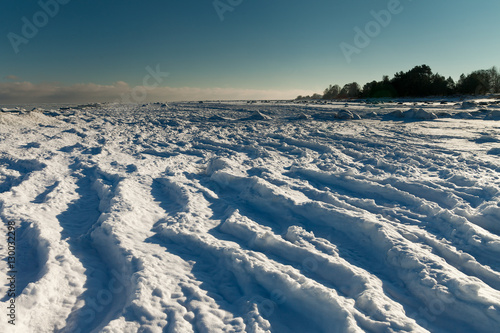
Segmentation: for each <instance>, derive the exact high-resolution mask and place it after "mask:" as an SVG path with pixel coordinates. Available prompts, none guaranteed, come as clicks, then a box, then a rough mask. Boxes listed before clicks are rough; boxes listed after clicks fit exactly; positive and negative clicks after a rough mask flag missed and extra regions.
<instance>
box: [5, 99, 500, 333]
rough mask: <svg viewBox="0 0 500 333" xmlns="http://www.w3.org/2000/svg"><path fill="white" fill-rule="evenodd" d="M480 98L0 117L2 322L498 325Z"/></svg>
mask: <svg viewBox="0 0 500 333" xmlns="http://www.w3.org/2000/svg"><path fill="white" fill-rule="evenodd" d="M476 108H478V105H477V104H472V103H471V104H462V105H458V106H457V105H453V104H450V105H442V104H438V103H435V104H422V105H417V106H413V105H412V106H411V109H410V110H408V109H409V107H408V106H404V105H403V106H401V105H398V104H395V103H393V104H390V103H387V104H385V105H383V106H367V105H361V104H355V103H351V104H350V105H349V107H348V110H347V111H349V112H340V111H342V107H340V105H321V106H315V105H309V106H302V105H294V104H283V103H282V104H279V103H278V104H275V105H270V104H266V103H264V104H259V103H256V104H252V105H247V104H246V103H204V104H194V103H178V104H172V105H171V106H170V107H169V109H168V110H165V109H162V110H157V109H156V108H155V106H154V105H146V106H142V107H141V106H113V105H108V106H103V107H88V108H82V109H64V110H56V109H52V110H45V111H43V107H40V109H39V110H36V111H33V112H19V114H17V113H16V112H12V111H9V112H8V113H0V216H1V217H2V220H3V221H4V222H7V221H15V222H16V225H17V227H18V229H17V247H18V251H20V252H18V253H19V254H18V257H17V267H18V270H19V273H18V274H17V286H16V288H17V295H18V296H17V299H16V306H17V308H16V313H17V315H18V319H17V320H18V323H17V324H18V325H16V327H15V328H13V327H11V326H8V324H7V322H6V320H3V321H0V328H1V330H2V331H6V332H11V331H12V332H425V331H432V332H471V331H474V332H492V331H495V329H496V328H498V327H500V260H499V259H498V258H500V256H499V254H500V253H499V252H500V233H499V232H500V227H499V225H500V224H499V222H498V221H499V217H500V197H499V190H500V187H499V184H500V172H499V171H500V164H499V162H498V160H497V159H496V156H495V155H494V154H492V153H491V152H492V151H493V152H494V151H495V149H498V142H500V137H499V134H498V133H499V129H500V125H498V123H497V122H496V121H494V120H485V119H494V118H495V112H498V111H496V110H495V105H490V106H486V111H479V110H477V111H475V109H476ZM339 110H340V111H339ZM463 110H467V111H470V113H471V117H472V119H460V118H456V117H454V116H453V115H458V114H459V113H460V112H463ZM395 111H399V112H397V114H396V113H394V112H395ZM370 112H374V113H376V115H374V114H371V116H368V115H369V114H370ZM474 112H476V113H474ZM444 113H447V114H449V115H451V117H448V118H443V117H442V115H443V114H444ZM350 115H352V117H351V116H350ZM354 115H358V116H359V118H361V119H358V117H355V116H354ZM398 115H399V116H398ZM401 115H402V116H401ZM459 117H462V116H459ZM422 120H424V121H422ZM1 229H2V233H6V232H4V231H5V230H6V229H5V223H4V224H3V225H2V226H1ZM5 252H6V249H5V242H4V243H1V242H0V253H5ZM5 268H6V262H5V261H1V262H0V279H3V280H4V281H6V269H5ZM6 291H7V288H6V286H3V285H2V286H0V295H2V296H1V297H3V298H2V299H0V302H1V303H2V305H1V306H2V307H3V306H4V305H5V304H7V302H8V301H9V300H8V298H7V297H4V295H6Z"/></svg>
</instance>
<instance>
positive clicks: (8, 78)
mask: <svg viewBox="0 0 500 333" xmlns="http://www.w3.org/2000/svg"><path fill="white" fill-rule="evenodd" d="M5 78H6V79H7V80H12V81H20V80H21V78H20V77H19V76H15V75H7V76H6V77H5Z"/></svg>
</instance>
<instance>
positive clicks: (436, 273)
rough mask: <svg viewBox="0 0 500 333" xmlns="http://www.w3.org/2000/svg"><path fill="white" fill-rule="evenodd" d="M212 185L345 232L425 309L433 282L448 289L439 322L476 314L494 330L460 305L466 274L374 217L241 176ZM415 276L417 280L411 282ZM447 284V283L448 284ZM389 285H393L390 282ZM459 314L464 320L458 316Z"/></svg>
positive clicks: (219, 176) (277, 212)
mask: <svg viewBox="0 0 500 333" xmlns="http://www.w3.org/2000/svg"><path fill="white" fill-rule="evenodd" d="M212 180H214V181H215V182H217V183H218V184H219V185H220V186H222V187H223V188H224V187H227V188H230V189H231V188H232V189H233V190H236V191H243V192H242V193H243V198H244V199H246V200H248V201H247V202H248V203H249V204H251V205H254V207H257V206H260V209H266V210H267V212H268V213H270V214H271V215H272V216H275V217H276V218H280V216H283V213H284V211H285V212H286V211H289V212H290V213H292V214H295V215H298V216H302V217H305V218H308V219H309V222H311V223H312V224H313V225H314V224H315V225H324V226H332V227H334V228H336V229H338V230H340V231H343V232H345V233H346V235H347V236H348V237H349V238H351V240H353V241H355V242H357V243H358V244H359V245H360V246H361V247H362V248H363V247H365V251H366V252H365V254H366V255H369V253H370V252H373V253H376V254H377V257H376V258H375V259H376V260H377V261H379V262H380V261H381V262H384V264H385V265H386V266H387V269H388V270H389V271H394V270H395V271H396V272H397V275H398V278H400V279H402V281H403V282H404V283H405V284H406V285H407V288H408V289H409V290H410V291H411V293H412V294H413V297H415V298H416V299H419V300H420V301H421V302H422V303H421V304H422V305H423V306H424V307H427V306H429V305H430V302H432V301H433V300H435V298H436V295H435V291H433V288H431V286H432V285H434V284H435V283H437V281H439V283H443V284H445V285H447V286H448V288H450V289H451V290H452V291H453V292H452V293H448V294H447V295H448V296H450V297H452V298H453V301H452V302H451V303H453V307H454V309H453V310H451V309H449V308H446V309H445V311H444V312H443V316H442V317H441V318H440V321H441V322H443V321H447V322H448V323H449V324H450V323H453V322H456V321H457V320H461V319H462V318H463V315H465V313H468V314H469V315H472V314H471V313H470V312H469V311H474V316H479V317H482V319H481V321H480V322H478V323H477V324H476V325H477V327H488V325H494V324H493V323H494V322H495V321H498V322H500V314H496V313H492V315H493V316H492V317H491V318H489V315H490V314H488V316H484V315H483V314H481V313H479V312H477V311H475V310H473V309H474V308H473V307H470V306H469V305H468V303H467V302H463V301H461V300H460V299H461V298H462V297H463V296H457V295H462V293H463V292H465V290H464V289H462V288H464V287H463V286H461V285H467V283H466V282H462V283H459V284H458V286H457V285H456V284H455V283H456V282H457V280H456V276H457V275H461V278H462V279H466V280H469V279H468V277H466V275H465V274H463V273H462V272H460V271H459V270H456V269H455V268H454V267H450V266H449V265H443V264H442V262H441V261H442V259H440V258H439V257H437V256H436V255H434V254H432V253H431V252H430V251H428V249H426V248H425V247H422V246H420V245H418V244H416V243H413V242H411V241H408V240H407V239H405V238H404V237H402V236H401V235H399V236H398V235H396V234H395V233H394V231H395V230H391V228H390V227H389V225H387V226H384V225H383V224H381V223H380V222H378V221H376V219H374V216H372V217H370V216H369V215H368V216H364V215H365V214H351V213H348V211H346V210H343V209H338V208H334V207H328V206H323V205H318V204H317V203H315V202H301V200H299V201H297V199H295V198H293V195H292V194H287V193H286V191H285V192H282V191H280V190H278V189H274V188H271V187H268V186H267V185H265V183H264V182H261V181H260V180H259V181H256V180H252V179H246V180H245V178H242V177H241V176H234V175H231V174H228V173H225V172H224V171H217V172H215V173H214V174H213V175H212ZM296 195H298V194H296ZM290 213H289V214H290ZM353 223H355V224H357V225H359V227H358V228H356V229H357V231H356V233H355V234H353V232H354V229H353V228H352V226H350V224H353ZM363 242H366V244H367V245H368V247H366V245H364V246H363V245H362V244H363ZM385 253H387V256H385V255H384V254H385ZM424 267H435V268H433V269H430V270H429V271H428V272H425V273H424V272H423V271H421V269H423V268H424ZM379 274H380V273H379ZM419 274H420V275H419ZM422 274H423V275H422ZM415 276H419V277H418V278H417V279H414V278H415ZM425 276H427V278H425V279H427V281H426V280H425V279H423V281H425V282H422V284H421V283H420V282H416V281H420V280H421V279H422V278H423V277H425ZM452 277H453V278H452ZM436 279H438V280H436ZM447 279H450V280H449V281H448V282H446V280H447ZM392 280H394V277H393V278H392ZM426 284H427V285H426ZM481 288H482V289H484V290H485V292H493V289H491V288H490V287H489V286H487V285H485V284H483V285H482V286H481ZM486 290H487V291H486ZM466 293H467V294H468V296H467V298H471V299H475V298H476V297H478V296H477V295H475V293H474V292H472V293H470V292H466ZM493 294H494V295H496V296H494V297H493V298H492V299H490V300H489V301H488V302H492V303H489V304H492V306H496V305H493V304H497V302H498V300H496V301H495V298H496V297H498V296H499V295H497V294H498V292H493ZM499 300H500V298H499ZM488 302H487V303H486V304H488ZM499 304H500V303H499ZM464 311H465V312H464ZM457 313H462V314H461V315H458V316H457ZM497 317H498V318H497ZM483 325H484V326H483ZM483 329H484V328H483Z"/></svg>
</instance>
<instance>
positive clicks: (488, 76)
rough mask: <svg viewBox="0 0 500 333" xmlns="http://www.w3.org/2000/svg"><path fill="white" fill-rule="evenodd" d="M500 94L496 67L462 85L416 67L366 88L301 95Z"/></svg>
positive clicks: (354, 86)
mask: <svg viewBox="0 0 500 333" xmlns="http://www.w3.org/2000/svg"><path fill="white" fill-rule="evenodd" d="M490 93H493V94H494V93H500V72H499V71H498V69H497V68H496V67H492V68H490V69H482V70H476V71H473V72H472V73H470V74H468V75H465V74H462V75H460V79H459V80H458V82H455V81H454V80H453V79H452V78H451V77H448V78H445V77H444V76H442V75H440V74H438V73H435V74H434V73H432V70H431V68H430V67H429V66H427V65H421V66H415V67H414V68H412V69H411V70H409V71H408V72H402V71H401V72H398V73H396V74H394V77H393V78H392V79H389V76H387V75H384V76H383V78H382V81H372V82H368V83H366V84H365V85H364V86H363V88H361V86H360V85H359V84H358V83H357V82H352V83H348V84H346V85H344V87H342V88H340V86H339V85H330V86H329V87H328V88H326V89H325V91H324V92H323V95H320V94H314V95H312V96H298V97H297V100H303V99H326V100H331V99H346V98H382V97H390V98H395V97H429V96H452V95H486V94H490Z"/></svg>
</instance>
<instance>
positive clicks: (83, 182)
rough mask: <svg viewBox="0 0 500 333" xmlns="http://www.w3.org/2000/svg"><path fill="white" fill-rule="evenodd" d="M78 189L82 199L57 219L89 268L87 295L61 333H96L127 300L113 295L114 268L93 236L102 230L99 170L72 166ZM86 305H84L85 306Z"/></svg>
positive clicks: (87, 271) (76, 201) (81, 300)
mask: <svg viewBox="0 0 500 333" xmlns="http://www.w3.org/2000/svg"><path fill="white" fill-rule="evenodd" d="M71 168H72V169H74V174H73V177H74V178H75V184H76V186H77V188H76V193H77V194H78V195H79V197H78V199H77V200H75V201H74V202H72V203H71V204H70V205H69V206H68V208H67V209H66V210H65V211H64V212H61V213H60V214H59V215H58V216H57V218H58V220H59V223H60V225H61V227H62V228H63V230H62V232H61V237H62V238H63V239H65V240H66V241H67V242H68V244H69V245H70V250H71V252H72V253H73V255H74V256H76V257H77V258H78V259H79V260H80V262H81V263H82V265H83V267H84V268H85V275H86V282H85V285H84V288H85V292H84V293H83V294H82V295H80V297H79V301H78V302H77V304H75V307H74V309H73V311H72V312H71V314H70V315H69V317H68V318H67V321H66V327H65V328H63V329H61V330H60V332H64V333H66V332H68V333H69V332H71V333H73V332H92V331H93V330H95V329H97V328H99V327H103V326H104V325H105V324H107V323H108V322H109V321H110V320H111V318H113V317H114V316H115V315H116V311H117V309H120V308H121V307H122V306H123V303H122V302H123V300H122V298H123V297H120V295H119V294H116V293H114V294H111V293H110V292H109V290H108V289H109V286H111V285H113V284H114V283H115V280H116V279H115V277H114V274H113V271H112V270H111V268H110V267H109V266H108V265H107V263H106V261H105V260H103V258H102V255H101V253H100V252H99V249H98V248H96V244H95V242H94V240H93V239H92V235H91V233H92V232H93V231H94V230H96V228H99V225H100V216H101V213H102V211H101V208H102V207H101V204H102V201H101V198H100V197H99V193H98V191H97V190H96V188H95V182H96V181H97V179H98V178H97V176H96V172H97V171H96V169H95V168H85V167H82V166H81V165H78V162H77V163H76V164H75V165H73V166H71ZM82 303H83V306H81V304H82Z"/></svg>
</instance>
